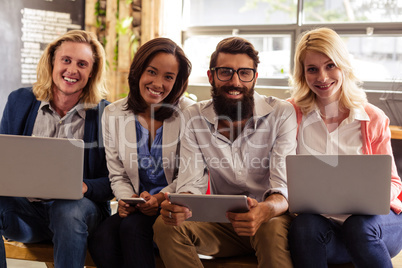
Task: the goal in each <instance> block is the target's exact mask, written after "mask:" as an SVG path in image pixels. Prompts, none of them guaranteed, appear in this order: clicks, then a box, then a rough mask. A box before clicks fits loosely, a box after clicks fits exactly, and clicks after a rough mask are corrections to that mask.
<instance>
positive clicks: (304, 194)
mask: <svg viewBox="0 0 402 268" xmlns="http://www.w3.org/2000/svg"><path fill="white" fill-rule="evenodd" d="M391 161H392V158H391V156H389V155H324V156H315V155H289V156H287V157H286V170H287V180H288V191H289V200H288V201H289V211H290V212H294V213H315V214H363V215H376V214H388V213H389V211H390V191H391V163H392V162H391Z"/></svg>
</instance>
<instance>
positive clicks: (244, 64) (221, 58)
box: [207, 53, 258, 100]
mask: <svg viewBox="0 0 402 268" xmlns="http://www.w3.org/2000/svg"><path fill="white" fill-rule="evenodd" d="M215 67H228V68H232V69H234V70H237V69H239V68H252V69H253V68H254V62H253V60H252V59H251V58H250V57H249V56H248V55H247V54H228V53H219V55H218V58H217V61H216V66H215ZM207 74H208V79H209V82H210V84H211V85H212V86H213V87H215V88H216V89H217V90H218V91H219V92H218V94H220V95H223V96H224V97H225V98H227V99H233V100H241V99H243V97H244V95H245V94H247V92H249V91H251V90H253V88H254V85H255V81H256V80H257V77H258V73H256V74H255V78H254V80H252V81H250V82H243V81H241V80H240V79H239V76H238V75H237V73H234V74H233V77H232V79H230V80H229V81H225V82H222V81H220V80H219V79H218V77H217V76H216V71H214V72H211V71H209V70H208V73H207ZM245 91H247V92H245Z"/></svg>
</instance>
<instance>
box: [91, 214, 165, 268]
mask: <svg viewBox="0 0 402 268" xmlns="http://www.w3.org/2000/svg"><path fill="white" fill-rule="evenodd" d="M157 217H158V215H155V216H146V215H144V214H142V213H140V212H136V213H133V214H130V215H129V216H127V217H126V218H120V216H119V215H118V214H117V213H116V214H114V215H113V216H111V217H109V218H107V219H106V220H105V221H104V222H102V223H101V224H100V225H99V227H98V228H97V230H96V231H95V233H94V235H93V236H91V237H90V238H89V251H90V253H91V256H92V259H93V260H94V262H95V264H96V266H97V267H98V268H109V267H110V268H116V267H131V268H132V267H144V268H146V267H150V268H151V267H152V268H153V267H155V257H154V252H155V247H154V243H153V229H152V226H153V224H154V222H155V220H156V218H157Z"/></svg>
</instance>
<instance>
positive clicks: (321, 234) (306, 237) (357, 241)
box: [289, 211, 402, 268]
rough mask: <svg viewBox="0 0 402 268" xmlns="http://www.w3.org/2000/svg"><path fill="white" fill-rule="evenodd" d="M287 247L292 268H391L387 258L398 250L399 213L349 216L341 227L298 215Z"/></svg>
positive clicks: (400, 238) (401, 236)
mask: <svg viewBox="0 0 402 268" xmlns="http://www.w3.org/2000/svg"><path fill="white" fill-rule="evenodd" d="M289 247H290V253H291V256H292V261H293V264H294V266H295V267H327V266H328V265H327V263H332V264H340V263H348V262H352V263H353V264H354V266H355V267H365V268H367V267H382V268H387V267H390V268H392V262H391V258H392V257H394V256H396V255H397V254H398V253H399V251H400V250H401V249H402V214H400V215H397V214H395V213H394V212H393V211H391V212H390V213H389V214H388V215H373V216H371V215H353V216H350V217H349V218H348V219H347V220H346V221H345V222H344V223H343V225H339V224H337V223H335V222H333V221H331V220H329V219H327V218H325V217H323V216H321V215H315V214H301V215H299V216H297V217H296V218H295V219H294V220H293V222H292V224H291V226H290V230H289ZM312 256H314V257H312Z"/></svg>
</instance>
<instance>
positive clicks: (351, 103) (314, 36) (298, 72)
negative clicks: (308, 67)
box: [289, 28, 367, 113]
mask: <svg viewBox="0 0 402 268" xmlns="http://www.w3.org/2000/svg"><path fill="white" fill-rule="evenodd" d="M307 51H314V52H318V53H322V54H324V55H325V56H327V57H328V58H330V59H331V60H332V61H333V63H334V64H335V65H336V67H338V68H339V69H340V70H341V72H342V76H343V83H342V86H341V89H340V90H341V95H340V100H339V102H340V103H339V105H340V106H342V107H345V108H347V109H351V108H356V107H361V105H364V104H365V103H366V102H367V97H366V93H365V92H364V90H363V89H362V88H361V87H360V85H361V81H360V80H359V79H358V78H357V77H356V76H355V74H354V71H353V68H352V65H351V63H350V60H349V52H348V50H347V48H346V45H345V43H344V42H343V40H342V39H341V38H340V36H339V35H338V34H337V33H336V32H335V31H333V30H331V29H329V28H318V29H314V30H310V31H307V32H304V33H303V34H302V35H301V36H300V38H299V41H298V43H297V46H296V51H295V56H294V70H293V75H292V76H291V78H290V79H289V84H290V85H291V86H292V99H293V100H294V102H295V103H296V105H297V106H299V107H300V108H301V110H302V112H303V113H309V112H310V111H311V110H313V109H314V106H315V100H316V95H315V93H314V92H313V91H312V90H311V89H310V88H309V86H308V84H307V81H306V79H305V72H304V60H305V57H306V53H307Z"/></svg>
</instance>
